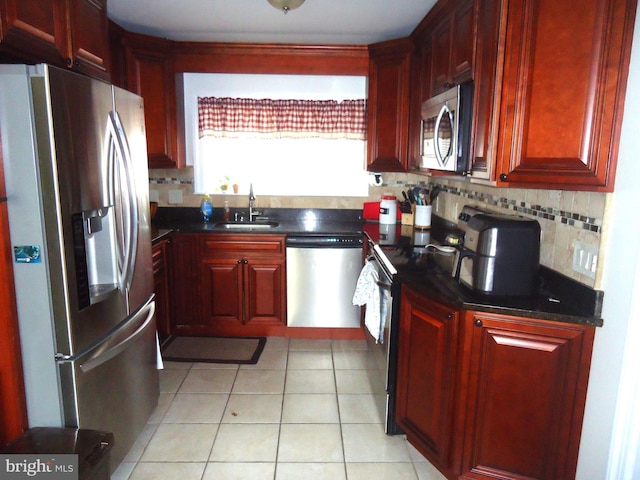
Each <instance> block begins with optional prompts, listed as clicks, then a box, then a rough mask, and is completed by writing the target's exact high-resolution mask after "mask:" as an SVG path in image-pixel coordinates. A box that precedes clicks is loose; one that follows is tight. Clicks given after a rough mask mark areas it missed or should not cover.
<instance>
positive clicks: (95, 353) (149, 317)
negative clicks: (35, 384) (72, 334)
mask: <svg viewBox="0 0 640 480" xmlns="http://www.w3.org/2000/svg"><path fill="white" fill-rule="evenodd" d="M154 297H155V295H151V296H150V297H149V299H148V300H147V301H146V302H145V304H144V305H143V306H142V307H140V308H139V309H138V310H137V311H136V312H135V313H134V314H133V315H131V316H130V317H129V319H128V320H126V321H125V323H126V326H125V327H122V328H116V329H115V330H113V331H112V332H110V333H108V334H107V335H106V336H105V337H103V338H102V339H101V340H100V341H99V342H97V343H95V344H93V345H91V346H89V347H88V348H86V349H85V350H83V351H82V352H79V353H77V354H76V355H62V354H57V355H56V360H57V361H58V362H59V363H68V362H76V361H79V367H80V370H82V371H83V372H88V371H90V370H93V369H94V368H96V367H99V366H100V365H102V364H103V363H105V362H107V361H109V360H111V359H112V358H113V357H115V356H116V355H118V354H119V353H120V352H122V351H123V350H125V349H126V348H127V347H128V346H129V344H130V343H131V342H134V341H135V340H136V339H137V338H138V337H140V335H142V334H143V333H144V331H145V330H146V328H147V327H148V326H149V324H150V323H151V322H152V321H153V318H154V315H155V312H156V302H155V301H154ZM141 317H144V321H142V324H140V322H139V319H140V318H141ZM137 325H139V326H138V327H137V328H136V326H137ZM132 329H135V330H134V331H133V332H132V333H129V332H128V331H127V330H129V331H130V330H132ZM123 336H124V337H125V338H122V337H123ZM88 355H90V357H89V358H88V359H87V360H85V361H80V360H81V359H82V358H85V357H87V356H88Z"/></svg>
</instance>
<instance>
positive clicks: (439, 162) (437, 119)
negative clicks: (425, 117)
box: [433, 105, 449, 167]
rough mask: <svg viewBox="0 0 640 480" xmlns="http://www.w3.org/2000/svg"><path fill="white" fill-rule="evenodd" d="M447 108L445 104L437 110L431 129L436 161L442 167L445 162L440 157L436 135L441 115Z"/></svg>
mask: <svg viewBox="0 0 640 480" xmlns="http://www.w3.org/2000/svg"><path fill="white" fill-rule="evenodd" d="M448 110H449V109H448V108H447V106H446V105H443V106H442V108H441V109H440V111H439V112H438V117H437V118H436V124H435V127H434V129H433V149H434V150H435V155H436V160H437V161H438V164H439V165H440V166H441V167H444V166H445V164H446V163H447V162H446V161H445V160H444V159H443V158H442V153H440V141H439V138H440V137H439V136H438V130H440V123H441V122H442V117H443V116H444V114H445V112H448Z"/></svg>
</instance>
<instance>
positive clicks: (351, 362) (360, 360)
mask: <svg viewBox="0 0 640 480" xmlns="http://www.w3.org/2000/svg"><path fill="white" fill-rule="evenodd" d="M333 364H334V366H335V367H334V368H335V369H336V370H349V369H352V370H366V369H367V352H366V351H365V350H345V351H338V352H335V351H334V352H333Z"/></svg>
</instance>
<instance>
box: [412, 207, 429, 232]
mask: <svg viewBox="0 0 640 480" xmlns="http://www.w3.org/2000/svg"><path fill="white" fill-rule="evenodd" d="M431 210H432V207H431V205H416V214H415V220H414V226H415V227H416V228H431Z"/></svg>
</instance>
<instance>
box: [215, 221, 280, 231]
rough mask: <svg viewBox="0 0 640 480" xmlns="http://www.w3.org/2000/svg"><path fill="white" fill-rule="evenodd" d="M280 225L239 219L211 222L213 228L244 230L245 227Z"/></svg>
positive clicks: (273, 226)
mask: <svg viewBox="0 0 640 480" xmlns="http://www.w3.org/2000/svg"><path fill="white" fill-rule="evenodd" d="M278 225H280V224H279V223H278V222H266V221H255V222H240V221H228V222H216V223H214V224H213V226H214V228H224V229H229V230H245V229H251V230H254V229H268V228H275V227H277V226H278Z"/></svg>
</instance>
